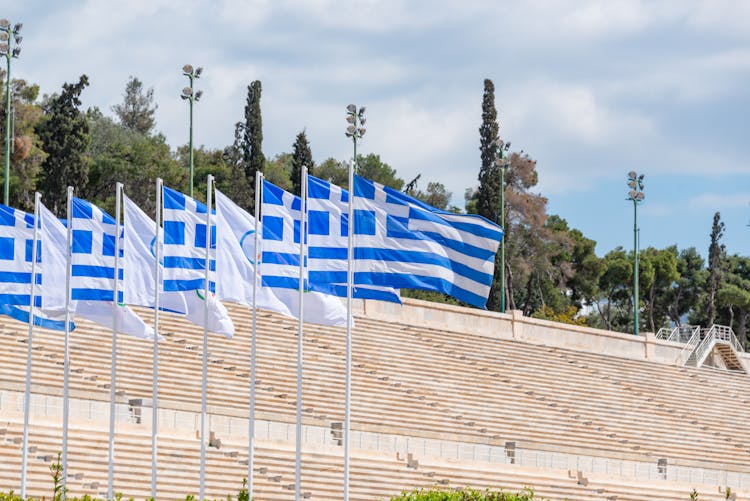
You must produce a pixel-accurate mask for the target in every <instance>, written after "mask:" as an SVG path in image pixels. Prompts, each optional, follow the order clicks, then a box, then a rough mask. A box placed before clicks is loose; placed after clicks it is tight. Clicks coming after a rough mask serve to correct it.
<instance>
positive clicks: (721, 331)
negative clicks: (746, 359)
mask: <svg viewBox="0 0 750 501" xmlns="http://www.w3.org/2000/svg"><path fill="white" fill-rule="evenodd" d="M715 341H720V342H723V343H727V344H729V345H730V346H731V347H732V348H734V349H735V351H738V352H744V351H745V348H744V347H743V346H742V343H740V341H739V340H738V339H737V336H735V335H734V331H733V330H732V328H731V327H728V326H726V325H712V326H711V328H710V329H708V330H707V331H705V333H704V334H703V341H702V342H701V343H700V345H698V347H697V348H696V349H695V350H694V351H693V353H694V355H695V366H696V367H699V366H700V365H701V364H702V363H703V361H704V360H705V359H706V357H707V356H708V353H709V351H710V350H711V348H712V347H713V345H714V342H715ZM683 351H684V350H683ZM689 359H690V356H688V358H687V359H686V362H687V360H689Z"/></svg>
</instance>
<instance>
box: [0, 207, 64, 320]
mask: <svg viewBox="0 0 750 501" xmlns="http://www.w3.org/2000/svg"><path fill="white" fill-rule="evenodd" d="M33 245H34V216H33V215H32V214H27V213H25V212H23V211H20V210H17V209H14V208H12V207H8V206H5V205H1V204H0V314H3V315H7V316H9V317H11V318H13V319H15V320H18V321H19V322H23V323H28V321H29V300H30V295H31V264H32V254H33ZM41 254H42V246H41V241H38V242H37V259H36V261H37V264H39V263H41ZM41 284H42V274H41V266H38V267H37V272H36V287H35V294H34V307H35V308H41V306H42V296H41V292H42V290H41ZM64 317H65V315H64V313H63V312H57V313H53V312H46V313H43V312H42V311H41V310H40V309H36V310H35V312H34V325H36V326H38V327H44V328H46V329H52V330H59V331H62V330H65V318H64ZM72 329H75V325H73V324H71V330H72Z"/></svg>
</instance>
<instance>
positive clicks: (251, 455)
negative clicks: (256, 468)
mask: <svg viewBox="0 0 750 501" xmlns="http://www.w3.org/2000/svg"><path fill="white" fill-rule="evenodd" d="M262 190H263V173H262V172H258V173H256V175H255V235H253V239H254V241H255V242H254V245H253V253H254V258H255V259H254V262H253V330H252V337H251V338H250V418H249V423H248V437H249V443H248V452H247V496H248V499H253V461H254V459H255V359H256V355H257V349H256V334H257V316H258V310H257V298H258V280H261V278H260V277H261V273H260V265H261V251H260V247H259V244H260V238H259V236H258V228H259V227H260V225H259V221H260V218H261V212H260V204H261V203H262V202H261V200H262V199H263V198H262V196H263V195H262Z"/></svg>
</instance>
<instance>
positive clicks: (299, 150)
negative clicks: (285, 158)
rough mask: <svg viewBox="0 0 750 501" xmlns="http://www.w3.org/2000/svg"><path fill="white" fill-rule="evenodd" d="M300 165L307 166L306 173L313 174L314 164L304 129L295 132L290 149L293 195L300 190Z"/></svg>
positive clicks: (297, 193)
mask: <svg viewBox="0 0 750 501" xmlns="http://www.w3.org/2000/svg"><path fill="white" fill-rule="evenodd" d="M302 167H307V173H308V174H314V173H313V168H314V167H315V164H314V163H313V158H312V151H311V150H310V143H309V141H308V140H307V135H306V134H305V131H304V130H303V131H302V132H300V133H299V134H297V139H296V140H295V141H294V146H293V151H292V187H293V192H294V194H295V195H299V194H300V192H301V184H300V181H301V177H302Z"/></svg>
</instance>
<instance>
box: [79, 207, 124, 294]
mask: <svg viewBox="0 0 750 501" xmlns="http://www.w3.org/2000/svg"><path fill="white" fill-rule="evenodd" d="M72 216H73V217H72V224H73V247H72V248H71V263H72V267H71V278H70V287H71V299H72V300H73V301H77V300H89V301H110V302H111V301H113V300H114V288H115V281H114V278H115V238H116V235H115V232H116V226H115V220H114V218H113V217H112V216H110V215H109V214H107V213H106V212H104V211H103V210H101V209H100V208H99V207H97V206H95V205H94V204H92V203H91V202H87V201H86V200H82V199H80V198H75V197H74V198H73V214H72ZM120 257H122V250H121V252H120ZM119 275H120V276H119V279H120V280H122V276H123V269H122V267H120V270H119ZM118 301H122V292H120V294H119V297H118Z"/></svg>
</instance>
